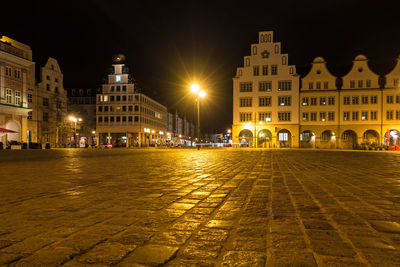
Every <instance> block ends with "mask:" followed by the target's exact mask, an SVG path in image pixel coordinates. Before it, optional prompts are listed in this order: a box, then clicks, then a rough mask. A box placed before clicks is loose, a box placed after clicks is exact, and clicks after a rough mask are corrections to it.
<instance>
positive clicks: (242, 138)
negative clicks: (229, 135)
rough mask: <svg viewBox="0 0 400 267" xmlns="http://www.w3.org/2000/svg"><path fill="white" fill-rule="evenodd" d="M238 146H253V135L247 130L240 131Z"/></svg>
mask: <svg viewBox="0 0 400 267" xmlns="http://www.w3.org/2000/svg"><path fill="white" fill-rule="evenodd" d="M239 144H240V146H241V147H252V146H253V133H252V132H251V131H250V130H247V129H244V130H242V131H240V133H239Z"/></svg>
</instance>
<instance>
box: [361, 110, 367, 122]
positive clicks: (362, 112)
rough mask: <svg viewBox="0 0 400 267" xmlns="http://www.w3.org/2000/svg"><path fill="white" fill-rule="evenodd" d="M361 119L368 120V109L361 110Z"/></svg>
mask: <svg viewBox="0 0 400 267" xmlns="http://www.w3.org/2000/svg"><path fill="white" fill-rule="evenodd" d="M361 120H362V121H366V120H368V111H361Z"/></svg>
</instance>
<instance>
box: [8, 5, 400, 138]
mask: <svg viewBox="0 0 400 267" xmlns="http://www.w3.org/2000/svg"><path fill="white" fill-rule="evenodd" d="M3 2H5V1H3ZM8 2H14V4H10V3H8V4H7V5H14V6H6V7H5V6H4V5H6V4H5V3H2V7H1V10H0V12H1V20H2V23H1V27H0V34H3V35H7V36H9V37H11V38H13V39H16V40H18V41H21V42H23V43H26V44H28V45H30V46H31V48H32V49H33V53H34V61H35V62H37V64H38V65H43V64H44V62H45V60H46V58H47V57H49V56H51V57H54V58H56V59H57V60H58V61H59V63H60V65H61V69H62V71H63V73H64V87H65V88H72V87H74V88H83V87H89V88H97V87H100V86H101V84H102V82H103V79H104V78H105V75H106V72H107V70H108V68H109V67H110V65H111V63H112V62H111V57H112V56H113V55H114V54H117V53H122V54H125V56H126V59H127V62H126V64H127V65H128V66H129V67H130V70H131V74H132V75H133V77H134V78H135V79H136V82H137V85H138V87H140V88H142V90H143V92H144V93H146V94H148V95H149V96H151V97H154V98H155V99H156V100H158V101H159V102H161V103H163V104H165V105H167V107H168V109H169V111H170V112H171V111H173V112H174V111H175V110H176V109H177V110H178V112H179V113H180V114H185V113H186V114H187V115H188V116H193V110H194V101H193V98H192V97H191V96H190V94H188V90H189V89H188V86H189V84H190V83H191V81H198V82H199V83H200V84H201V85H202V86H203V87H204V89H205V90H206V91H207V98H206V99H204V101H203V103H202V106H201V124H202V129H204V131H209V132H211V131H216V130H217V131H222V130H225V129H227V128H229V127H230V125H231V123H232V77H233V76H234V74H235V70H236V67H238V66H241V65H242V62H243V56H245V55H249V53H250V44H251V43H256V42H257V41H258V40H257V38H258V32H259V31H268V30H273V31H274V32H275V34H274V36H275V41H280V42H282V48H283V49H282V51H283V52H284V53H288V54H289V63H290V64H295V65H296V66H297V69H298V72H299V73H300V74H302V75H304V74H306V73H307V71H308V70H309V68H310V66H311V61H312V59H313V58H315V57H316V56H322V57H324V58H325V59H326V60H327V62H328V67H329V68H330V69H332V72H333V73H334V74H336V75H343V74H344V73H345V72H346V71H348V70H349V68H350V66H351V61H352V60H353V59H354V57H355V56H356V55H357V54H361V53H362V54H365V55H366V56H367V57H368V58H369V60H370V61H369V62H370V65H371V67H372V68H373V70H375V71H376V72H378V73H380V74H385V73H386V72H388V71H389V70H390V68H392V67H393V64H394V62H395V59H396V58H397V57H398V56H399V55H400V31H399V29H400V15H399V14H400V8H399V7H400V4H397V3H398V2H399V1H395V0H394V1H352V0H347V1H331V0H325V1H323V0H319V1H314V0H307V1H283V0H281V1H267V0H265V1H262V2H257V1H238V2H235V1H217V0H215V1H213V2H214V3H213V2H208V1H172V0H171V1H165V0H164V1H134V0H131V1H117V0H114V1H100V0H99V1H94V0H88V1H85V0H82V1H8ZM25 2H27V3H25ZM28 3H29V4H28ZM369 3H371V4H369ZM372 3H373V4H372ZM335 70H337V71H336V72H335Z"/></svg>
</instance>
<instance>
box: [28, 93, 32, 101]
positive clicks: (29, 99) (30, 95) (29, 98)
mask: <svg viewBox="0 0 400 267" xmlns="http://www.w3.org/2000/svg"><path fill="white" fill-rule="evenodd" d="M28 103H32V94H28Z"/></svg>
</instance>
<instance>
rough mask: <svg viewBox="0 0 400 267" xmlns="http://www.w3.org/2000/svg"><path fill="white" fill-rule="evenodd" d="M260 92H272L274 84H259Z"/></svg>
mask: <svg viewBox="0 0 400 267" xmlns="http://www.w3.org/2000/svg"><path fill="white" fill-rule="evenodd" d="M258 91H260V92H265V91H272V82H259V83H258Z"/></svg>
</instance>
